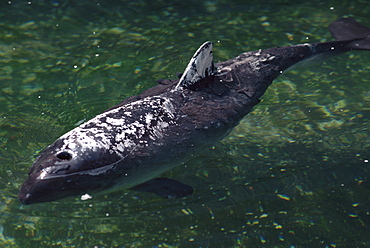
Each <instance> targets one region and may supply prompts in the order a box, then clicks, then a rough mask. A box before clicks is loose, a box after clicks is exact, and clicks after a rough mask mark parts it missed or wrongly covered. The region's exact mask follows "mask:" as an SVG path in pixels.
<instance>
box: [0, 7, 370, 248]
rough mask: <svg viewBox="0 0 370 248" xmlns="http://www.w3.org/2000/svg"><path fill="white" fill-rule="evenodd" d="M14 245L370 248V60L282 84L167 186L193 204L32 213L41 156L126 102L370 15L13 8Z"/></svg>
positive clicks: (0, 89)
mask: <svg viewBox="0 0 370 248" xmlns="http://www.w3.org/2000/svg"><path fill="white" fill-rule="evenodd" d="M0 8H1V11H0V20H1V21H0V109H1V112H0V179H1V180H0V196H1V201H0V209H1V212H0V246H1V247H368V246H370V238H369V230H370V208H369V206H370V198H369V193H370V190H369V185H370V183H369V170H370V166H369V162H368V161H369V159H370V154H369V144H370V143H369V142H370V138H369V128H370V127H369V118H370V106H369V103H370V89H369V78H370V76H369V71H370V56H369V55H370V54H369V53H367V52H351V53H347V54H343V55H341V56H339V57H336V58H334V59H329V60H326V61H324V62H321V63H318V64H313V65H307V66H304V67H301V68H295V69H294V70H292V71H290V72H287V73H284V75H282V76H281V77H280V78H278V79H277V80H275V81H274V84H273V85H272V86H270V87H269V89H268V90H267V92H266V94H265V95H264V96H263V97H262V102H261V103H260V104H259V105H257V106H256V108H255V109H254V111H253V112H252V113H250V114H249V115H248V116H247V117H246V118H245V119H244V120H243V121H242V122H241V124H240V125H239V126H238V127H237V128H236V129H235V130H234V131H233V132H232V133H231V134H230V135H229V136H228V137H227V138H225V139H224V140H223V141H222V142H220V143H217V144H215V145H214V146H213V147H210V148H209V150H207V151H206V152H204V153H203V154H202V155H200V156H198V157H196V158H194V159H192V160H191V161H188V162H187V163H186V164H184V165H182V166H180V167H178V168H175V169H174V170H172V171H170V172H168V173H166V174H165V176H167V177H171V178H175V179H178V180H180V181H182V182H184V183H187V184H191V185H192V186H193V187H194V189H195V192H194V194H193V195H191V196H189V197H186V198H184V199H178V200H165V199H161V198H158V197H157V196H154V195H151V194H146V193H139V192H131V191H120V192H115V193H111V194H102V195H93V198H92V199H90V200H87V201H82V200H81V199H79V198H70V199H63V200H60V201H57V202H51V203H42V204H36V205H30V206H22V205H21V204H20V203H19V201H18V200H17V193H18V189H19V187H20V185H21V183H22V182H23V180H25V179H26V177H27V171H28V168H29V167H30V166H31V164H32V161H33V160H34V158H35V157H36V156H37V154H38V153H39V152H40V151H41V150H42V149H43V148H44V147H45V146H47V145H48V144H50V143H51V142H53V141H54V140H55V139H56V138H58V137H59V136H60V135H62V134H63V133H65V132H67V131H68V130H70V129H72V128H73V127H75V126H76V125H79V124H80V123H82V122H83V121H85V120H88V119H90V118H92V117H94V116H95V115H96V114H99V113H100V112H102V111H104V110H105V109H107V108H109V107H110V106H112V105H114V104H116V103H118V102H120V100H122V99H124V98H126V97H128V96H131V95H134V94H138V93H140V92H141V91H143V90H144V89H147V88H149V87H151V86H154V85H155V84H156V80H157V79H162V78H176V73H178V72H182V71H183V70H184V68H185V67H186V64H187V63H188V61H189V59H190V57H191V56H192V54H193V53H194V51H195V50H196V49H197V48H198V47H199V45H200V44H202V43H203V42H204V41H206V40H210V41H213V42H214V43H215V48H214V56H215V61H216V62H217V61H223V60H226V59H229V58H232V57H235V56H236V55H238V54H240V53H242V52H244V51H249V50H257V49H260V48H261V49H263V48H270V47H274V46H286V45H291V44H299V43H305V42H322V41H328V40H331V39H332V38H331V36H330V33H329V32H328V30H327V26H328V25H329V24H330V22H332V21H334V20H336V19H338V18H340V17H355V19H356V20H358V21H359V22H362V23H363V24H365V25H367V26H370V20H369V18H368V13H370V7H369V5H368V3H367V1H360V0H358V1H329V2H322V1H310V2H308V3H297V2H296V1H288V0H284V1H264V2H263V3H261V2H260V1H222V0H220V1H216V0H214V1H203V2H202V1H192V0H190V1H172V2H171V4H168V3H166V2H165V1H135V2H130V1H78V2H76V1H67V0H66V1H40V2H39V3H36V2H34V1H3V2H1V3H0Z"/></svg>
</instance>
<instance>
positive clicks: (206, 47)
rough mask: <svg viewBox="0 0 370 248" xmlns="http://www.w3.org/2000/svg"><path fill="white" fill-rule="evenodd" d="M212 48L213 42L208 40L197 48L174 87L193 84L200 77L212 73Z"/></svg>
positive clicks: (184, 86)
mask: <svg viewBox="0 0 370 248" xmlns="http://www.w3.org/2000/svg"><path fill="white" fill-rule="evenodd" d="M212 48H213V44H212V42H210V41H207V42H205V43H204V44H203V45H201V46H200V47H199V48H198V50H197V51H196V52H195V54H194V56H193V57H192V58H191V60H190V62H189V64H188V66H187V67H186V69H185V71H184V73H183V74H182V76H181V78H180V81H179V83H178V84H177V85H176V89H177V88H179V87H182V88H187V87H189V86H193V85H195V84H196V83H197V82H199V81H201V80H202V79H204V78H206V77H208V76H211V75H213V70H214V67H213V54H212Z"/></svg>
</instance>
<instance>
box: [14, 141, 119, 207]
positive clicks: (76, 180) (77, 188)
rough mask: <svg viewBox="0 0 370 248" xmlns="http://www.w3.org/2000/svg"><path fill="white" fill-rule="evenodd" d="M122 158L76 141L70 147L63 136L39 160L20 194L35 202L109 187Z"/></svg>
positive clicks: (113, 181) (27, 201) (23, 199)
mask: <svg viewBox="0 0 370 248" xmlns="http://www.w3.org/2000/svg"><path fill="white" fill-rule="evenodd" d="M121 160H122V158H121V157H119V156H117V155H115V154H109V156H107V152H106V150H103V149H99V148H95V149H87V148H86V147H83V146H78V145H75V146H74V148H73V149H66V147H65V143H64V142H63V139H58V140H57V141H55V142H54V143H53V144H51V145H50V146H48V147H47V148H46V149H45V150H43V151H42V152H41V154H40V155H39V157H38V158H37V159H36V160H35V162H34V163H33V165H32V167H31V168H30V170H29V173H28V179H27V180H26V181H25V182H24V183H23V185H22V187H21V189H20V192H19V195H18V198H19V200H20V201H21V202H22V203H23V204H32V203H39V202H49V201H53V200H57V199H60V198H64V197H68V196H76V195H81V194H85V193H87V192H91V191H95V190H102V189H106V188H109V187H111V186H112V185H113V184H114V183H115V180H114V179H115V173H114V172H115V169H116V164H117V163H118V162H119V161H121ZM107 177H108V178H110V179H109V180H107Z"/></svg>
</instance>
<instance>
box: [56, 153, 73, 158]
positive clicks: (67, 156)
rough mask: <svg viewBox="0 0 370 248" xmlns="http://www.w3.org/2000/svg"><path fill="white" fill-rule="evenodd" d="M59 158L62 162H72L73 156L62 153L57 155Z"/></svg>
mask: <svg viewBox="0 0 370 248" xmlns="http://www.w3.org/2000/svg"><path fill="white" fill-rule="evenodd" d="M57 158H59V159H61V160H71V159H72V154H70V153H69V152H60V153H58V154H57Z"/></svg>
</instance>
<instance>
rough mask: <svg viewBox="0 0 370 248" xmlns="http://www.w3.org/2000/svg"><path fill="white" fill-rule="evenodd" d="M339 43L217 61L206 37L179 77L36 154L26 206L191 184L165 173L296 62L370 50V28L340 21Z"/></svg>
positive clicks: (219, 133) (214, 137)
mask: <svg viewBox="0 0 370 248" xmlns="http://www.w3.org/2000/svg"><path fill="white" fill-rule="evenodd" d="M330 30H331V32H332V34H333V35H334V37H335V38H337V41H333V42H327V43H317V44H303V45H297V46H291V47H281V48H271V49H266V50H259V51H252V52H247V53H243V54H241V55H239V56H238V57H236V58H234V59H231V60H228V61H225V62H221V63H218V64H216V65H215V66H214V65H213V62H212V43H211V42H206V43H204V44H203V45H202V46H201V47H200V48H199V49H198V51H197V52H196V53H195V55H194V56H193V58H192V59H191V61H190V63H189V65H188V66H187V68H186V70H185V72H184V73H183V75H182V76H181V78H180V79H178V80H162V81H161V82H160V83H159V84H158V85H157V86H155V87H153V88H150V89H148V90H147V91H145V92H144V93H142V94H141V95H138V96H133V97H130V98H128V99H126V100H124V101H123V102H121V103H120V104H118V105H117V106H114V107H112V108H110V109H108V110H107V111H105V112H104V113H102V114H99V115H97V116H96V117H94V118H93V119H91V120H89V121H87V122H85V123H83V124H82V125H80V126H79V127H77V128H75V129H73V130H71V131H70V132H68V133H66V134H64V135H63V136H61V137H60V138H59V139H57V140H56V141H55V142H54V143H53V144H51V145H50V146H48V147H47V148H46V149H45V150H44V151H42V153H41V154H40V155H39V157H38V158H37V159H36V160H35V162H34V164H33V166H32V167H31V169H30V172H29V178H28V179H27V180H26V181H25V182H24V184H23V185H22V188H21V190H20V193H19V199H20V201H21V202H22V203H24V204H31V203H37V202H45V201H52V200H56V199H60V198H63V197H67V196H73V195H82V194H85V193H91V192H95V191H100V190H107V189H111V188H115V187H117V188H118V187H119V188H127V189H134V190H141V191H148V192H153V193H156V194H158V195H161V196H163V197H181V196H186V195H188V194H191V192H192V188H191V187H190V186H187V185H184V184H181V183H179V182H176V181H174V180H170V179H164V178H159V179H158V178H157V179H154V178H156V177H158V176H159V175H160V174H162V173H163V172H165V171H167V170H169V169H171V168H173V167H174V166H177V165H179V164H180V163H182V162H184V161H186V160H187V159H189V158H190V157H191V156H194V155H195V154H197V153H199V152H201V151H202V150H203V149H205V148H207V147H209V146H210V145H211V144H213V143H215V142H217V141H219V140H221V139H222V138H223V137H225V136H226V135H227V134H228V133H229V132H230V131H231V130H232V129H233V128H234V127H235V126H236V125H238V123H239V121H240V120H241V119H242V118H243V117H244V116H245V115H246V114H248V113H249V112H250V111H251V110H252V108H253V106H255V105H256V104H257V103H259V101H260V100H259V98H260V97H261V96H262V95H263V93H264V92H265V91H266V89H267V87H268V86H269V85H270V84H271V83H272V80H273V79H275V78H276V77H277V76H279V75H280V74H281V73H282V72H283V71H285V70H286V69H287V68H289V67H290V66H292V65H294V64H296V63H298V62H301V61H303V60H305V59H310V58H312V57H315V56H319V55H321V54H327V53H341V52H345V51H349V50H370V29H369V28H367V27H365V26H362V25H360V24H358V23H357V22H355V21H354V20H353V19H339V20H337V21H336V22H334V23H332V24H331V26H330Z"/></svg>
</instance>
